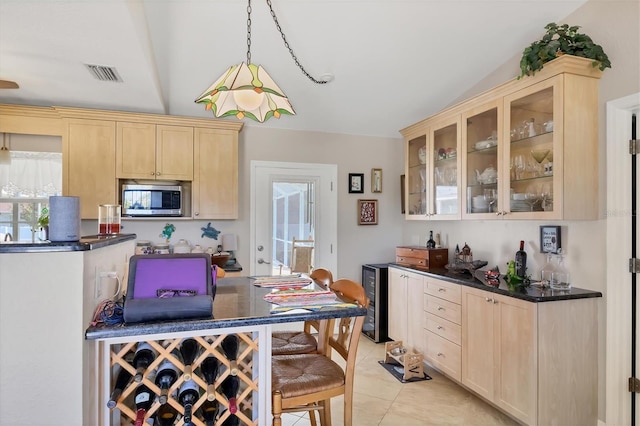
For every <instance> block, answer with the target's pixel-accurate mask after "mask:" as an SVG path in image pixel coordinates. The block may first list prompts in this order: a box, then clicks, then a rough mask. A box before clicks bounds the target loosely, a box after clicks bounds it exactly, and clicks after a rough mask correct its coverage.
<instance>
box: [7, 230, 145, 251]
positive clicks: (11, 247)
mask: <svg viewBox="0 0 640 426" xmlns="http://www.w3.org/2000/svg"><path fill="white" fill-rule="evenodd" d="M135 238H136V234H117V235H87V236H85V237H80V241H69V242H51V241H36V242H34V243H26V242H23V241H7V242H2V243H0V254H2V253H44V252H51V251H56V252H60V251H87V250H95V249H98V248H101V247H107V246H110V245H113V244H120V243H122V242H124V241H129V240H134V239H135Z"/></svg>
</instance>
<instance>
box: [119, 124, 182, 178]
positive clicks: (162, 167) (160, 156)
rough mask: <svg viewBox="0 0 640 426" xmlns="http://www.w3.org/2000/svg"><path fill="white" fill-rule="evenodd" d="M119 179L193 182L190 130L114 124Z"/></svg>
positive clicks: (163, 126)
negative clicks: (115, 126) (115, 127)
mask: <svg viewBox="0 0 640 426" xmlns="http://www.w3.org/2000/svg"><path fill="white" fill-rule="evenodd" d="M116 175H117V177H118V178H119V179H157V180H181V181H191V180H193V128H192V127H184V126H167V125H156V124H151V123H128V122H118V123H117V137H116Z"/></svg>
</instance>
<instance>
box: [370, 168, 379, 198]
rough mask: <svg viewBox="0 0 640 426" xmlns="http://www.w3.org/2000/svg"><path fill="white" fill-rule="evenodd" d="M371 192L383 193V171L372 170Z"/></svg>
mask: <svg viewBox="0 0 640 426" xmlns="http://www.w3.org/2000/svg"><path fill="white" fill-rule="evenodd" d="M371 192H373V193H379V192H382V169H371Z"/></svg>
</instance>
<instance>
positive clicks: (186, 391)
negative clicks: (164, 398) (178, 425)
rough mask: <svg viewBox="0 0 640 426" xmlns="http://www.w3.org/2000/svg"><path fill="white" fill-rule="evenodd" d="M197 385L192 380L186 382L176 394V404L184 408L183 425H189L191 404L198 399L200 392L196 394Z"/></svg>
mask: <svg viewBox="0 0 640 426" xmlns="http://www.w3.org/2000/svg"><path fill="white" fill-rule="evenodd" d="M198 389H199V388H198V385H197V384H196V382H194V381H193V380H189V381H186V382H184V383H183V384H182V386H180V392H178V402H179V403H180V405H182V406H183V407H184V423H185V425H186V424H189V423H191V417H192V416H193V404H195V403H196V402H197V401H198V398H200V392H198Z"/></svg>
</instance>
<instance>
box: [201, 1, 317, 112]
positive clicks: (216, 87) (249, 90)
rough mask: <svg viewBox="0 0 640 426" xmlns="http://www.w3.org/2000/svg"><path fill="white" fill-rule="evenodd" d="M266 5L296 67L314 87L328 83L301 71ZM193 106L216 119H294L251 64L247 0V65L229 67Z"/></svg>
mask: <svg viewBox="0 0 640 426" xmlns="http://www.w3.org/2000/svg"><path fill="white" fill-rule="evenodd" d="M267 4H268V5H269V9H270V10H271V16H272V17H273V20H274V22H275V24H276V28H277V29H278V31H279V32H280V35H281V36H282V39H283V40H284V43H285V46H286V47H287V48H288V49H289V52H290V53H291V56H292V57H293V59H294V61H295V62H296V65H298V67H299V68H300V69H301V70H302V72H303V73H304V74H305V75H306V76H307V77H309V79H311V80H312V81H313V82H314V83H317V84H324V83H327V82H328V81H330V79H329V78H326V79H325V80H316V79H314V78H313V77H311V76H310V75H309V74H308V73H307V72H306V71H305V70H304V68H303V67H302V65H300V63H299V62H298V60H297V58H296V56H295V55H294V53H293V50H292V49H291V47H289V43H288V42H287V40H286V38H285V35H284V33H283V32H282V29H281V28H280V24H279V23H278V19H277V18H276V15H275V12H274V11H273V7H272V5H271V0H267ZM195 102H196V103H201V104H204V105H205V108H206V109H207V110H211V111H212V112H213V114H214V115H215V116H216V117H229V116H236V117H237V118H238V119H243V118H245V117H246V118H250V119H252V120H255V121H258V122H260V123H263V122H264V121H266V120H268V119H269V118H271V117H275V118H280V116H281V115H282V114H288V115H295V111H294V110H293V107H292V106H291V103H290V102H289V99H288V98H287V96H286V95H285V94H284V92H283V91H282V89H280V87H279V86H278V85H277V84H276V82H275V81H273V79H272V78H271V76H270V75H269V74H268V73H267V71H266V70H265V69H264V67H262V66H261V65H256V64H252V63H251V0H248V5H247V62H246V63H245V62H242V63H241V64H240V65H233V66H231V67H230V68H229V69H228V70H227V71H226V72H225V73H224V74H222V76H220V77H219V78H218V79H217V80H216V81H215V82H214V83H213V84H212V85H211V86H209V88H208V89H207V90H205V91H204V93H202V94H201V95H200V96H199V97H198V99H196V101H195Z"/></svg>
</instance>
